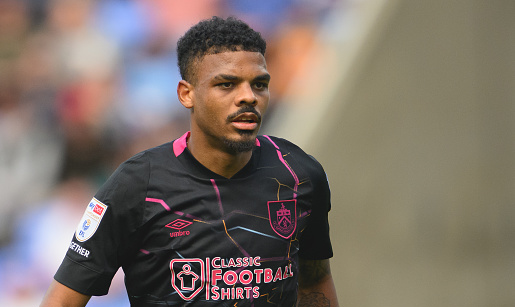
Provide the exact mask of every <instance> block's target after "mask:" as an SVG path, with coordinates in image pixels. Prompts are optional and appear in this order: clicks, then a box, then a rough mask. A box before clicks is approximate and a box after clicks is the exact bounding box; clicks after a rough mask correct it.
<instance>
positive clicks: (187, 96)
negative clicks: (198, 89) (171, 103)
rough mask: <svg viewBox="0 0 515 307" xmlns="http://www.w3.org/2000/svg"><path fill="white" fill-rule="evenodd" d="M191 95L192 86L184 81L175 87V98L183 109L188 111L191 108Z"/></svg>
mask: <svg viewBox="0 0 515 307" xmlns="http://www.w3.org/2000/svg"><path fill="white" fill-rule="evenodd" d="M193 95H194V94H193V85H191V84H190V83H188V81H186V80H181V81H179V84H178V85H177V97H178V98H179V101H180V102H181V104H182V105H183V106H184V107H186V108H188V109H191V108H193Z"/></svg>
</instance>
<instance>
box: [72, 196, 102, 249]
mask: <svg viewBox="0 0 515 307" xmlns="http://www.w3.org/2000/svg"><path fill="white" fill-rule="evenodd" d="M106 210H107V206H106V205H104V204H103V203H101V202H100V201H99V200H97V199H96V198H93V199H92V200H91V201H90V202H89V205H88V207H87V208H86V211H85V212H84V215H83V216H82V219H81V220H80V222H79V225H78V226H77V230H76V231H75V238H77V240H78V241H80V242H84V241H86V240H88V239H89V238H91V237H92V236H93V235H94V234H95V232H96V231H97V228H98V225H100V222H101V221H102V218H103V217H104V214H105V212H106Z"/></svg>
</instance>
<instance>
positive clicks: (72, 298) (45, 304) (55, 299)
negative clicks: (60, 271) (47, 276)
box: [39, 280, 91, 307]
mask: <svg viewBox="0 0 515 307" xmlns="http://www.w3.org/2000/svg"><path fill="white" fill-rule="evenodd" d="M90 298H91V297H90V296H88V295H84V294H81V293H79V292H77V291H75V290H72V289H70V288H68V287H66V286H64V285H63V284H61V283H59V282H57V281H55V280H54V281H52V284H51V285H50V287H49V288H48V291H47V293H46V294H45V297H44V298H43V301H42V302H41V305H39V306H40V307H84V306H86V304H87V303H88V301H89V299H90Z"/></svg>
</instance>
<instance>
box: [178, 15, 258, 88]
mask: <svg viewBox="0 0 515 307" xmlns="http://www.w3.org/2000/svg"><path fill="white" fill-rule="evenodd" d="M265 50H266V42H265V40H264V39H263V38H262V37H261V34H260V33H259V32H256V31H255V30H253V29H252V28H251V27H250V26H249V25H248V24H246V23H245V22H243V21H241V20H239V19H237V18H234V17H229V18H227V19H223V18H221V17H218V16H214V17H212V18H211V19H206V20H202V21H200V22H199V23H197V24H196V25H194V26H193V27H191V28H190V29H189V30H188V31H187V32H186V33H185V34H184V36H182V37H181V38H180V39H179V40H178V42H177V62H178V66H179V72H180V74H181V77H182V78H183V79H184V80H186V81H188V82H193V81H194V78H195V72H194V70H193V65H194V64H195V62H196V61H198V60H200V59H202V57H203V56H205V55H207V54H216V53H221V52H225V51H253V52H260V53H261V54H262V55H263V56H264V55H265Z"/></svg>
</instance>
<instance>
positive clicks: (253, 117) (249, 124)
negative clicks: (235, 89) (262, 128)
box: [231, 112, 260, 130]
mask: <svg viewBox="0 0 515 307" xmlns="http://www.w3.org/2000/svg"><path fill="white" fill-rule="evenodd" d="M259 122H260V118H259V116H258V115H257V114H255V113H252V112H245V113H242V114H240V115H238V116H236V117H234V118H232V119H231V124H232V125H233V126H234V127H235V128H237V129H240V130H254V129H256V128H257V127H258V123H259Z"/></svg>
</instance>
